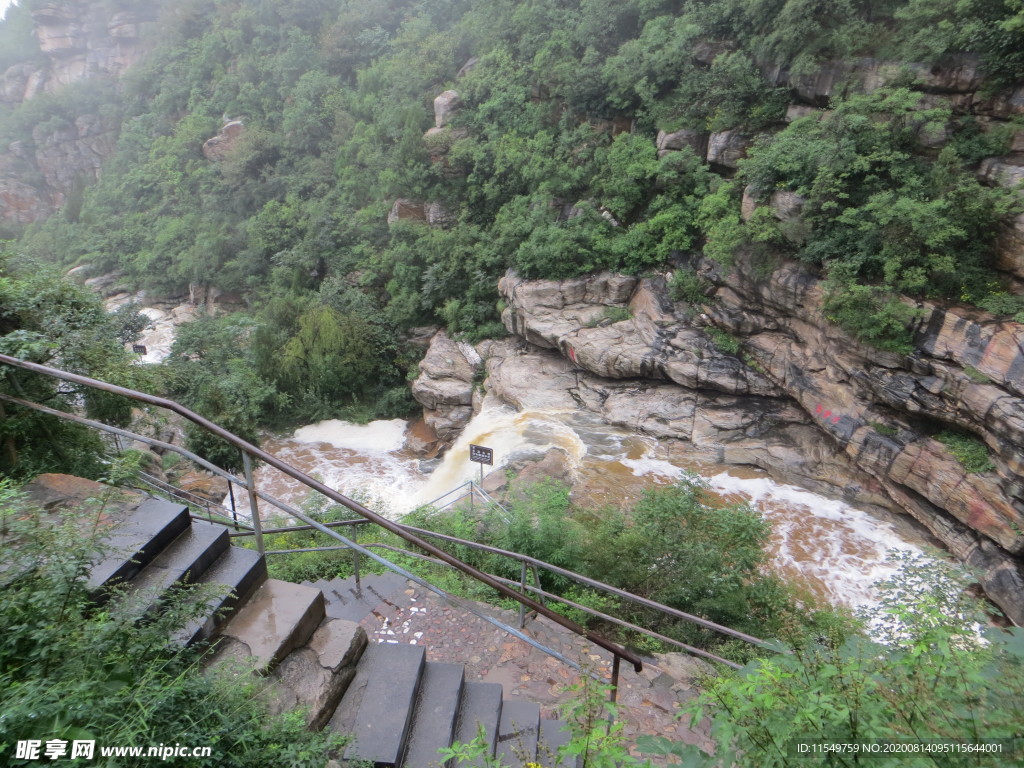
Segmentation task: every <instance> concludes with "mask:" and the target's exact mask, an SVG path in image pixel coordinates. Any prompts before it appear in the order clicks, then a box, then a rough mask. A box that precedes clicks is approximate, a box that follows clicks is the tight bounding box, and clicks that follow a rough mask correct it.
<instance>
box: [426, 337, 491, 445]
mask: <svg viewBox="0 0 1024 768" xmlns="http://www.w3.org/2000/svg"><path fill="white" fill-rule="evenodd" d="M482 364H483V363H482V361H481V359H480V357H479V355H477V354H476V352H475V350H473V348H472V347H471V346H469V345H468V344H464V343H460V342H456V341H453V340H452V339H450V338H449V337H448V335H447V334H446V333H445V332H444V331H438V332H437V334H435V335H434V338H433V339H431V342H430V347H429V348H428V349H427V353H426V355H425V356H424V357H423V360H421V361H420V374H419V376H417V377H416V379H415V380H414V381H413V383H412V396H413V397H414V398H416V401H417V402H419V403H420V405H422V406H423V409H424V411H423V420H424V422H425V424H426V426H427V427H429V428H430V429H431V430H432V431H433V433H434V434H435V435H436V436H437V438H438V439H440V440H441V441H443V442H445V443H451V442H452V441H454V440H455V438H456V437H457V436H458V434H459V432H460V431H461V430H462V428H463V427H464V426H465V425H466V424H467V423H468V422H469V420H470V418H472V416H473V390H474V381H475V379H476V374H477V371H479V370H482Z"/></svg>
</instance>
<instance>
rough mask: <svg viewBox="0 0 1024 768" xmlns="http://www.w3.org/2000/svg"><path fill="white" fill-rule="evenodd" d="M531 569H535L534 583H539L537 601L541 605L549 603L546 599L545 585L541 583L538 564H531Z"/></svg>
mask: <svg viewBox="0 0 1024 768" xmlns="http://www.w3.org/2000/svg"><path fill="white" fill-rule="evenodd" d="M530 569H531V570H532V571H533V583H534V584H536V585H537V601H538V602H539V603H540V604H541V605H547V604H548V603H547V601H546V600H545V599H544V593H543V591H542V590H543V587H541V585H540V572H539V571H538V570H537V566H536V565H531V566H530Z"/></svg>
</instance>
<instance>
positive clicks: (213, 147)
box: [203, 120, 245, 162]
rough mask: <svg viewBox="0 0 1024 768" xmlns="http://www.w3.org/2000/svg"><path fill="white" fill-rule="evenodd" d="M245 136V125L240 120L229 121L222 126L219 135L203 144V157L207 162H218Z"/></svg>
mask: <svg viewBox="0 0 1024 768" xmlns="http://www.w3.org/2000/svg"><path fill="white" fill-rule="evenodd" d="M244 134H245V124H244V123H243V122H242V121H241V120H231V121H230V122H228V123H225V124H224V127H222V128H221V129H220V133H218V134H217V135H216V136H213V137H212V138H209V139H207V140H206V142H204V144H203V155H204V156H205V157H206V159H207V160H211V161H213V162H220V161H221V160H223V159H224V158H225V157H227V156H228V153H229V152H231V150H233V149H234V148H235V147H236V146H237V145H238V140H239V139H240V138H241V137H242V136H243V135H244Z"/></svg>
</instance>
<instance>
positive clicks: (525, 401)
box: [487, 258, 1024, 623]
mask: <svg viewBox="0 0 1024 768" xmlns="http://www.w3.org/2000/svg"><path fill="white" fill-rule="evenodd" d="M698 266H700V268H701V270H702V274H703V275H704V276H705V277H706V278H708V279H709V280H712V281H713V282H714V283H715V285H716V286H717V290H716V293H715V296H714V300H713V301H709V302H708V303H706V304H705V305H703V306H702V307H700V308H693V307H685V306H683V305H678V304H673V303H672V302H671V301H670V300H669V299H668V297H667V292H666V289H665V282H664V280H663V279H661V278H646V279H643V280H639V279H637V278H631V277H625V276H621V275H610V274H602V275H596V276H591V277H587V278H577V279H573V280H565V281H532V282H527V281H523V280H520V279H518V278H517V277H515V276H514V275H511V274H510V275H507V276H506V277H505V278H504V279H503V280H502V281H501V284H500V291H501V293H502V295H503V296H504V297H505V299H506V300H507V302H508V308H507V309H506V310H505V313H504V315H503V319H504V321H505V324H506V326H507V327H508V328H509V330H510V331H512V332H513V333H515V334H517V335H519V336H521V337H522V338H523V339H525V340H527V341H528V342H530V344H532V345H534V347H536V348H537V349H535V351H533V352H529V353H527V354H500V355H499V354H494V352H495V351H496V348H494V347H492V350H491V352H490V353H489V358H488V361H487V366H488V379H487V387H488V390H489V391H490V392H492V393H495V394H497V395H499V396H500V397H501V398H502V399H504V400H506V401H507V402H509V403H511V404H513V405H515V406H516V407H518V408H533V407H540V406H543V407H555V408H559V407H560V408H585V409H587V410H591V411H593V412H595V413H598V414H600V415H601V416H602V417H603V418H604V419H605V420H607V421H609V422H611V423H615V424H619V425H621V426H624V427H627V428H630V429H632V430H635V431H638V432H641V433H646V434H650V435H654V436H657V437H662V438H672V439H677V440H684V441H689V442H691V443H692V444H693V445H695V446H701V447H702V448H705V449H707V450H708V451H709V452H710V455H711V457H712V458H713V459H715V460H718V461H724V462H729V463H749V464H754V465H757V466H760V467H763V468H765V469H767V470H769V471H771V472H773V473H775V474H776V475H778V476H780V477H781V478H782V479H787V480H792V481H796V482H798V483H800V484H802V485H805V486H807V487H811V488H814V489H815V490H819V491H820V490H825V491H826V492H831V493H832V494H834V495H840V496H842V497H843V498H845V499H846V500H848V501H854V502H858V503H861V504H874V505H886V506H888V507H890V508H895V509H898V510H901V511H903V512H906V513H908V514H910V515H911V516H912V517H913V518H914V519H915V520H917V521H918V522H919V523H921V524H922V525H924V526H925V527H926V528H927V529H928V530H929V531H930V532H931V533H932V534H933V535H934V536H935V537H936V538H938V539H939V540H940V541H942V542H943V543H944V544H945V545H946V546H947V547H948V548H949V549H950V551H952V552H953V553H955V554H956V555H957V556H958V557H959V558H960V559H962V560H963V561H964V562H966V563H968V564H970V565H972V566H973V567H975V568H976V569H978V571H979V572H980V574H981V575H980V579H981V582H982V584H983V586H984V588H985V590H986V592H987V593H988V595H989V596H990V597H991V598H992V599H993V600H994V601H995V602H996V603H997V604H999V605H1000V606H1001V607H1002V608H1003V610H1004V611H1006V613H1007V615H1009V616H1010V617H1011V618H1012V619H1013V621H1015V622H1017V623H1022V622H1024V599H1022V598H1021V595H1022V594H1024V573H1022V570H1021V555H1022V554H1024V534H1022V530H1024V482H1022V481H1024V326H1021V325H1020V324H1014V323H998V322H995V321H993V319H992V318H991V317H990V316H987V315H985V314H984V313H981V312H977V311H967V310H961V309H954V308H949V307H940V306H937V305H933V304H929V303H922V304H921V305H920V309H921V319H920V320H919V321H918V323H917V325H916V326H915V334H916V347H917V351H916V352H915V353H914V354H913V355H908V356H905V355H896V354H893V353H890V352H884V351H880V350H876V349H874V348H870V347H866V346H864V345H862V344H858V343H856V342H855V341H854V340H852V339H851V338H850V337H848V336H847V335H846V334H845V333H844V332H842V331H841V330H839V329H838V328H836V327H835V326H833V325H831V324H830V323H829V322H828V321H827V319H826V318H825V315H824V310H823V309H822V297H823V289H822V284H821V281H820V280H819V279H818V278H816V277H814V276H813V275H812V274H811V273H810V272H809V271H807V269H806V268H804V267H802V266H801V265H798V264H783V265H782V266H780V267H778V268H777V269H776V270H775V271H774V272H772V273H771V275H769V276H767V277H766V276H764V275H763V274H762V275H759V274H758V273H757V270H756V269H755V268H754V266H753V264H752V263H751V262H750V261H749V260H748V259H745V258H738V259H737V263H736V266H735V268H734V269H733V270H732V271H730V272H729V273H728V274H724V273H722V272H721V271H720V270H718V269H717V268H716V267H715V266H714V265H713V264H711V263H699V264H698ZM609 306H611V307H629V308H630V310H631V315H632V316H631V317H630V318H629V319H626V320H620V321H618V322H613V323H609V324H604V325H602V324H601V323H600V322H597V323H595V322H594V321H595V319H596V318H600V317H602V316H604V314H605V313H606V308H607V307H609ZM712 327H713V328H714V329H717V330H714V331H712V330H711V328H712ZM722 333H726V334H728V335H729V337H731V339H732V345H733V346H734V347H735V348H736V349H737V352H736V354H729V353H728V352H724V351H722V350H721V349H719V344H720V343H721V342H720V339H721V334H722ZM716 342H718V343H716ZM508 343H509V342H506V344H508ZM545 350H550V351H545ZM554 352H557V355H554V354H552V353H554ZM542 382H545V383H543V384H542ZM947 428H955V429H960V430H964V431H967V432H971V433H973V434H975V435H977V437H978V438H979V439H981V440H982V441H984V443H985V444H986V445H987V447H988V448H989V450H990V452H991V457H992V460H993V462H994V467H995V469H994V471H991V472H984V473H981V474H972V473H970V472H968V471H967V470H966V469H965V468H964V466H963V465H962V464H961V463H960V461H958V460H957V458H956V457H955V456H954V455H953V454H952V453H951V452H950V450H949V448H948V447H947V446H946V445H945V444H943V443H941V442H939V441H937V440H935V439H933V435H934V434H935V433H937V432H939V431H941V430H942V429H947Z"/></svg>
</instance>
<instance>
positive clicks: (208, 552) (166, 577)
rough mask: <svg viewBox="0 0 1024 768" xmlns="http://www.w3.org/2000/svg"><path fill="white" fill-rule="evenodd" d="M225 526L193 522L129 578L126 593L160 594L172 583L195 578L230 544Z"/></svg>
mask: <svg viewBox="0 0 1024 768" xmlns="http://www.w3.org/2000/svg"><path fill="white" fill-rule="evenodd" d="M229 542H230V539H229V538H228V532H227V529H226V528H213V527H211V526H208V525H206V526H192V527H189V529H188V530H186V531H185V532H184V533H183V534H181V535H180V536H179V537H178V538H176V539H175V540H174V541H172V542H171V543H170V544H169V545H168V546H167V548H166V549H164V550H163V552H161V553H160V554H159V555H157V556H156V557H155V558H153V560H152V561H151V562H150V563H149V564H148V565H147V566H146V567H145V568H143V569H142V570H141V571H139V573H138V574H137V575H136V576H135V578H134V579H132V580H131V584H130V585H129V586H128V592H129V594H139V595H146V594H149V595H161V594H163V593H164V592H166V591H167V590H168V589H170V588H171V587H172V586H173V585H175V584H179V583H183V584H190V583H192V582H195V581H197V580H198V579H199V578H200V577H201V576H202V575H203V574H204V573H205V572H206V570H207V569H208V568H209V567H210V566H211V565H213V563H214V561H216V560H217V558H218V557H220V556H221V555H222V554H224V553H225V552H226V551H227V549H228V546H229Z"/></svg>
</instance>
